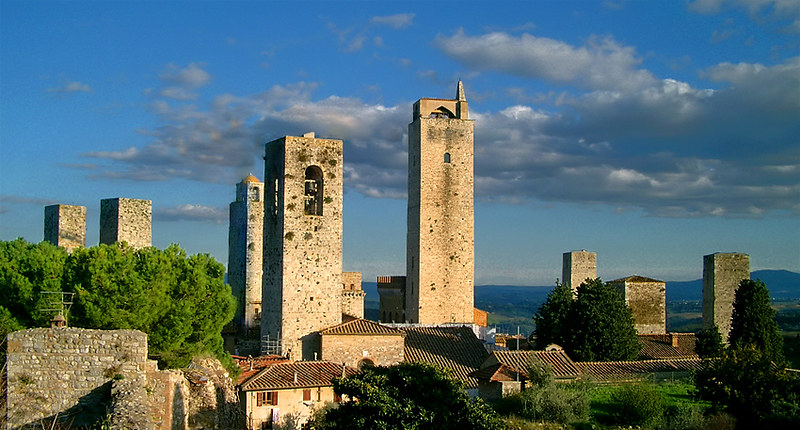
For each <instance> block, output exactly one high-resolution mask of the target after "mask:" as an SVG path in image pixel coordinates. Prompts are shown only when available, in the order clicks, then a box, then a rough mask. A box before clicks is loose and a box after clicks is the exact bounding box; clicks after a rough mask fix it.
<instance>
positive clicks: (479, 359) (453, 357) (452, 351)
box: [401, 326, 488, 388]
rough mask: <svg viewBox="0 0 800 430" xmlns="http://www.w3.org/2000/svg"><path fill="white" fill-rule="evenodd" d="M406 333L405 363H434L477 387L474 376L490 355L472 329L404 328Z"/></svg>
mask: <svg viewBox="0 0 800 430" xmlns="http://www.w3.org/2000/svg"><path fill="white" fill-rule="evenodd" d="M401 330H403V331H404V332H405V333H406V339H405V361H407V362H410V363H431V364H435V365H438V366H439V367H442V368H444V369H448V370H450V371H451V372H452V373H453V376H454V377H455V378H456V379H458V380H460V381H461V382H463V383H464V388H476V387H477V386H478V380H477V379H476V378H474V377H472V376H470V373H472V372H474V371H476V370H478V368H479V367H480V365H481V363H483V360H484V359H486V357H487V356H488V353H487V352H486V349H484V347H483V343H482V342H481V341H480V340H478V338H477V337H475V333H473V331H472V329H471V328H469V327H463V326H462V327H403V328H401Z"/></svg>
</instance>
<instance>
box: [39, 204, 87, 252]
mask: <svg viewBox="0 0 800 430" xmlns="http://www.w3.org/2000/svg"><path fill="white" fill-rule="evenodd" d="M44 240H46V241H48V242H50V243H52V244H53V245H56V246H60V247H63V248H64V249H66V250H67V252H72V250H74V249H75V248H82V247H84V246H86V206H72V205H51V206H45V207H44Z"/></svg>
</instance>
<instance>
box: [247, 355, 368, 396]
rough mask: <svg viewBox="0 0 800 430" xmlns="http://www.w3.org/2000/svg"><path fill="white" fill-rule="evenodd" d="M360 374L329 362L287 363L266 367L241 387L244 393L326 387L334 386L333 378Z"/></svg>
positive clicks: (352, 368)
mask: <svg viewBox="0 0 800 430" xmlns="http://www.w3.org/2000/svg"><path fill="white" fill-rule="evenodd" d="M358 372H359V371H358V369H356V368H354V367H349V366H342V365H341V364H336V363H331V362H329V361H287V362H281V363H275V364H272V365H269V366H267V367H265V368H264V369H262V370H261V371H260V372H258V373H257V374H256V375H254V376H252V377H251V378H250V379H248V380H247V381H245V382H244V383H241V384H240V386H241V388H242V390H243V391H255V390H276V389H286V388H308V387H326V386H331V385H333V383H332V382H331V381H332V380H333V378H339V377H341V376H342V374H344V375H345V376H351V375H355V374H356V373H358Z"/></svg>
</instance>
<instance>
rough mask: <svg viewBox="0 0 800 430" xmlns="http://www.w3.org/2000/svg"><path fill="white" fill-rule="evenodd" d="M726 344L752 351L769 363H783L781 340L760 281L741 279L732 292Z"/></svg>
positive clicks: (764, 289) (765, 288) (766, 293)
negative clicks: (729, 329)
mask: <svg viewBox="0 0 800 430" xmlns="http://www.w3.org/2000/svg"><path fill="white" fill-rule="evenodd" d="M728 343H729V344H730V347H731V348H733V349H742V348H745V347H747V346H751V347H754V348H755V349H757V350H760V351H762V352H763V353H764V354H765V356H766V357H767V358H769V359H770V360H772V361H773V362H776V363H782V362H783V339H782V338H781V334H780V330H779V329H778V323H777V322H775V310H774V309H772V306H771V305H770V300H769V291H768V290H767V286H766V285H764V283H763V282H761V280H757V281H753V280H751V279H745V280H743V281H742V282H741V283H740V284H739V287H738V288H737V289H736V296H735V297H734V299H733V314H732V316H731V331H730V334H729V335H728Z"/></svg>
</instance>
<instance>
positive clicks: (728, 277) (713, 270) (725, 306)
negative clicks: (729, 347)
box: [703, 252, 750, 342]
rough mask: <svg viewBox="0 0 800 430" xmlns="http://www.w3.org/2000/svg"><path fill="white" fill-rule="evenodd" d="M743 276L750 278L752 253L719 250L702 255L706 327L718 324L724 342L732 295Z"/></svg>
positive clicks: (704, 323) (704, 325)
mask: <svg viewBox="0 0 800 430" xmlns="http://www.w3.org/2000/svg"><path fill="white" fill-rule="evenodd" d="M744 279H750V256H749V255H747V254H740V253H738V252H730V253H723V252H717V253H715V254H709V255H705V256H703V328H711V327H712V326H713V325H715V324H716V326H717V328H718V329H719V333H720V334H721V335H722V341H723V342H727V341H728V333H729V332H730V331H731V315H732V314H733V299H734V296H735V295H736V289H737V288H738V287H739V283H740V282H742V280H744Z"/></svg>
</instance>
